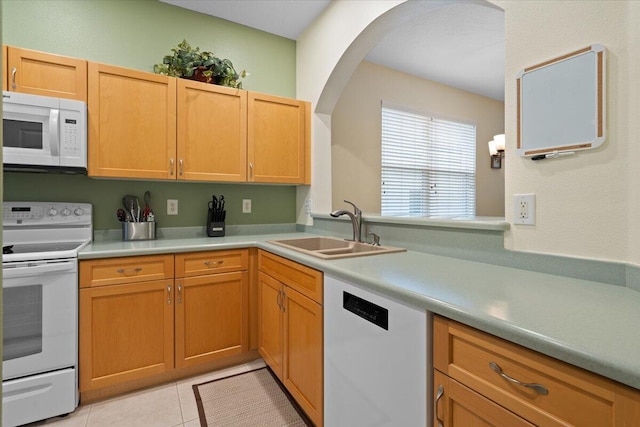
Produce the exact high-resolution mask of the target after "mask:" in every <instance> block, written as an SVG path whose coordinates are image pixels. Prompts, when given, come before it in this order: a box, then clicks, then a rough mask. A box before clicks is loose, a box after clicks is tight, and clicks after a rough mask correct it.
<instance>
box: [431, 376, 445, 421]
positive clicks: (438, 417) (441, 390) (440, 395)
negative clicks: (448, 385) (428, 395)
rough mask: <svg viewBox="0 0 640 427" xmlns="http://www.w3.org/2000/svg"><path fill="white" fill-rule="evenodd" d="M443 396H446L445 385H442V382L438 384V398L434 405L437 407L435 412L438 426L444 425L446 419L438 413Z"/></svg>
mask: <svg viewBox="0 0 640 427" xmlns="http://www.w3.org/2000/svg"><path fill="white" fill-rule="evenodd" d="M442 396H444V387H443V386H442V384H440V385H438V393H437V394H436V400H435V402H434V403H433V406H434V407H435V408H434V409H435V411H434V412H435V413H436V421H437V422H438V427H443V425H444V424H443V423H444V421H443V420H442V419H441V418H440V415H438V402H439V401H440V399H442Z"/></svg>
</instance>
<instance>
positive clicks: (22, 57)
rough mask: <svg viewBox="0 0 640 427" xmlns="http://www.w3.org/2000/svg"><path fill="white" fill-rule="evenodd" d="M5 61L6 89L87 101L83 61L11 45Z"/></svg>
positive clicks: (85, 71)
mask: <svg viewBox="0 0 640 427" xmlns="http://www.w3.org/2000/svg"><path fill="white" fill-rule="evenodd" d="M5 60H6V61H7V62H6V64H7V67H6V71H7V86H6V87H7V88H8V90H10V91H12V92H22V93H30V94H32V95H42V96H52V97H57V98H68V99H77V100H79V101H85V102H87V61H85V60H83V59H76V58H69V57H66V56H60V55H53V54H50V53H44V52H38V51H35V50H29V49H21V48H18V47H13V46H8V49H7V57H6V58H5ZM3 86H4V85H3Z"/></svg>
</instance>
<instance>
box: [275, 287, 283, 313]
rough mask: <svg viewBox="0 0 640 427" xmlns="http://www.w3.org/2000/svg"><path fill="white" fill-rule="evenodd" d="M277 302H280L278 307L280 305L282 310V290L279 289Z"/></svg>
mask: <svg viewBox="0 0 640 427" xmlns="http://www.w3.org/2000/svg"><path fill="white" fill-rule="evenodd" d="M276 303H277V304H278V307H280V310H282V291H278V296H277V297H276Z"/></svg>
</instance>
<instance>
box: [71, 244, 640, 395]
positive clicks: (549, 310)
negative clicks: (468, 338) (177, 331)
mask: <svg viewBox="0 0 640 427" xmlns="http://www.w3.org/2000/svg"><path fill="white" fill-rule="evenodd" d="M310 236H313V235H312V234H309V233H285V234H259V235H238V236H225V237H216V238H208V237H194V238H179V239H161V240H153V241H138V242H122V241H104V242H94V243H92V244H90V245H89V246H87V247H86V248H84V249H83V250H81V251H80V253H79V254H78V258H79V259H80V260H82V259H95V258H109V257H119V256H136V255H151V254H162V253H178V252H193V251H203V250H219V249H234V248H245V247H258V248H261V249H266V250H268V251H270V252H273V253H276V254H278V255H282V256H284V257H287V258H289V259H291V260H294V261H297V262H300V263H302V264H305V265H308V266H310V267H313V268H316V269H318V270H322V271H323V272H325V273H327V274H330V275H332V276H335V277H338V278H341V279H345V280H348V281H351V282H353V283H355V284H357V285H361V286H365V287H367V288H368V289H370V290H373V291H377V292H380V293H382V294H385V295H387V296H389V297H392V298H394V299H397V300H400V301H403V302H405V303H407V304H409V305H412V306H415V307H420V308H424V309H425V310H428V311H431V312H433V313H437V314H440V315H442V316H445V317H448V318H450V319H453V320H457V321H459V322H462V323H465V324H467V325H469V326H473V327H475V328H478V329H480V330H483V331H485V332H488V333H490V334H494V335H496V336H499V337H501V338H504V339H506V340H509V341H512V342H515V343H517V344H521V345H523V346H525V347H528V348H531V349H533V350H536V351H539V352H541V353H543V354H546V355H549V356H551V357H555V358H557V359H560V360H562V361H565V362H568V363H571V364H573V365H576V366H579V367H581V368H584V369H587V370H589V371H592V372H595V373H598V374H600V375H603V376H605V377H608V378H611V379H614V380H616V381H619V382H621V383H623V384H627V385H629V386H631V387H634V388H637V389H640V332H639V331H638V325H640V292H637V291H635V290H633V289H629V288H626V287H623V286H616V285H609V284H604V283H599V282H591V281H587V280H580V279H574V278H569V277H563V276H555V275H551V274H545V273H538V272H533V271H527V270H519V269H515V268H509V267H502V266H497V265H491V264H483V263H479V262H473V261H466V260H461V259H457V258H450V257H443V256H437V255H431V254H427V253H421V252H415V251H408V252H400V253H391V254H382V255H372V256H363V257H354V258H344V259H337V260H321V259H320V258H315V257H313V256H309V255H305V254H302V253H300V252H296V251H293V250H289V249H286V248H283V247H280V246H276V245H273V244H269V243H267V241H269V240H278V239H291V238H299V237H310Z"/></svg>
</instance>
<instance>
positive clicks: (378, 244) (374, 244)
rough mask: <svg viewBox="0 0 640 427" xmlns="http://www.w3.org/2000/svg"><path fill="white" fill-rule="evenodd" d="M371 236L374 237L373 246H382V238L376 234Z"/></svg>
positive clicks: (372, 233)
mask: <svg viewBox="0 0 640 427" xmlns="http://www.w3.org/2000/svg"><path fill="white" fill-rule="evenodd" d="M369 236H373V243H372V245H373V246H380V236H378V235H377V234H376V233H374V232H370V233H369Z"/></svg>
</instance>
